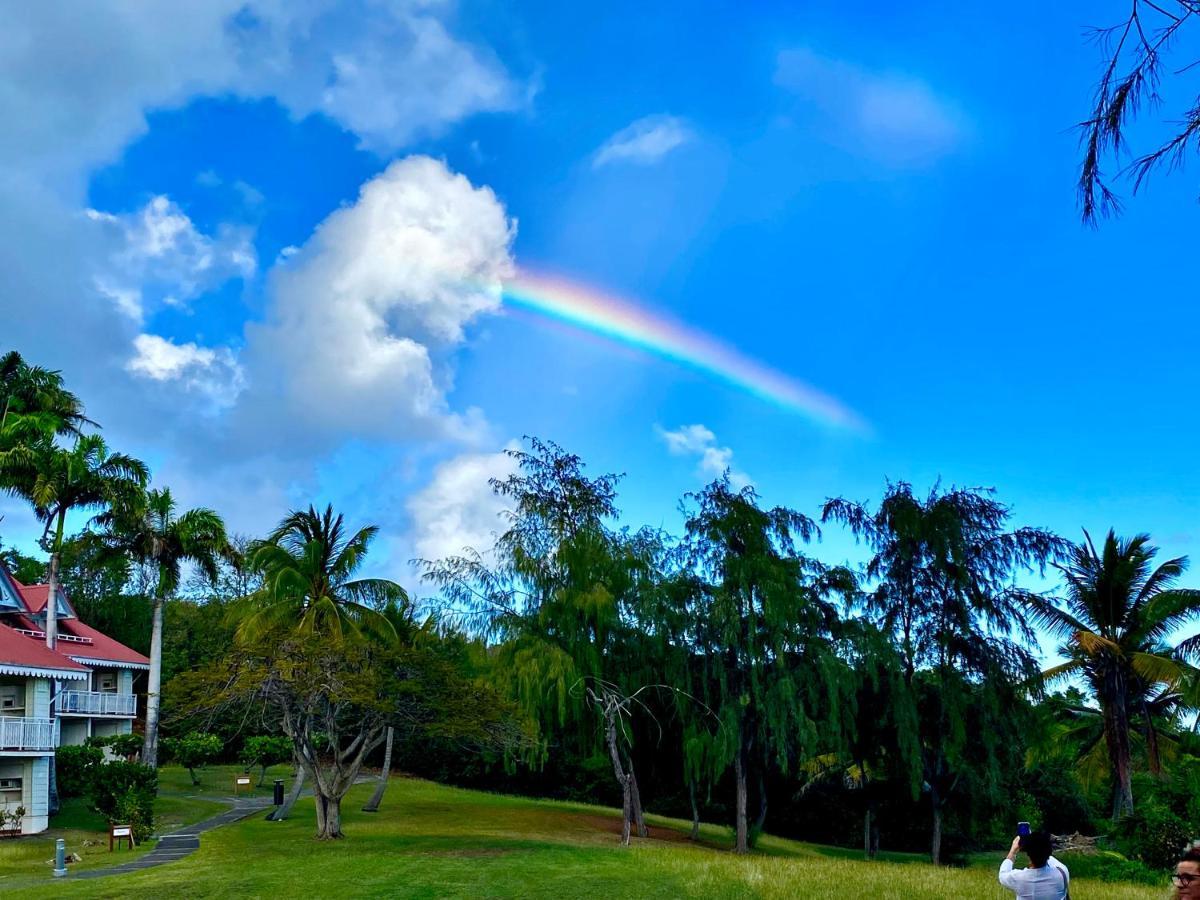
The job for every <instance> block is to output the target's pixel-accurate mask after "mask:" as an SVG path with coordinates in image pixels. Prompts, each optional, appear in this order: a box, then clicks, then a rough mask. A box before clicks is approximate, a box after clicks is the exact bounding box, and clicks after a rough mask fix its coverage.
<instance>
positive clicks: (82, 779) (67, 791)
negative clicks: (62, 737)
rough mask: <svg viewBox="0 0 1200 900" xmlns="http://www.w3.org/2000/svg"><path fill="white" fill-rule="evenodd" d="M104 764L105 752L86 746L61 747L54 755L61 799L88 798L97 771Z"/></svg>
mask: <svg viewBox="0 0 1200 900" xmlns="http://www.w3.org/2000/svg"><path fill="white" fill-rule="evenodd" d="M103 764H104V751H103V750H101V749H100V748H99V747H95V746H89V745H87V744H84V745H83V746H81V747H59V748H58V750H57V751H56V752H55V754H54V777H55V779H56V780H57V783H58V794H59V796H60V797H86V796H87V795H88V793H89V791H90V790H91V786H92V778H93V777H94V776H95V773H96V769H97V768H98V767H99V766H101V765H103Z"/></svg>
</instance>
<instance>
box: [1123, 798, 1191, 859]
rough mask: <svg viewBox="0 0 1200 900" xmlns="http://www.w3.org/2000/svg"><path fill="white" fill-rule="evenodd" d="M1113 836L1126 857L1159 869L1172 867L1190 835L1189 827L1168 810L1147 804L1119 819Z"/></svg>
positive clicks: (1157, 805) (1164, 806)
mask: <svg viewBox="0 0 1200 900" xmlns="http://www.w3.org/2000/svg"><path fill="white" fill-rule="evenodd" d="M1114 837H1115V840H1116V843H1117V846H1118V847H1119V848H1120V849H1121V851H1122V852H1123V853H1124V854H1125V855H1126V856H1128V857H1130V858H1131V859H1136V860H1138V861H1140V862H1143V863H1145V864H1146V865H1147V866H1149V867H1150V868H1152V869H1159V870H1162V869H1168V868H1170V867H1171V866H1173V865H1174V864H1175V861H1176V860H1178V859H1179V857H1180V856H1181V855H1182V853H1183V848H1184V846H1185V845H1186V844H1187V843H1189V842H1190V841H1191V840H1192V838H1193V837H1194V834H1193V827H1192V825H1190V824H1189V823H1188V822H1187V821H1185V820H1184V819H1183V818H1182V817H1181V816H1179V815H1178V814H1176V813H1175V812H1174V811H1173V810H1172V809H1171V808H1170V807H1168V806H1166V805H1163V804H1160V803H1157V802H1154V801H1150V802H1146V803H1142V804H1141V805H1140V806H1139V807H1138V809H1137V811H1136V812H1134V814H1133V815H1131V816H1126V817H1125V818H1124V819H1122V820H1121V821H1120V822H1119V823H1118V825H1117V830H1116V834H1115V835H1114Z"/></svg>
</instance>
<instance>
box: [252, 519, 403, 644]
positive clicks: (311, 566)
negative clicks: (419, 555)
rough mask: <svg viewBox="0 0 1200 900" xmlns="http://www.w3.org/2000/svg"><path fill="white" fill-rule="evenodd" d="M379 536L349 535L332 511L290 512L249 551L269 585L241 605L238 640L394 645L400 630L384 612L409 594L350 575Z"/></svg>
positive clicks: (369, 529)
mask: <svg viewBox="0 0 1200 900" xmlns="http://www.w3.org/2000/svg"><path fill="white" fill-rule="evenodd" d="M378 533H379V528H378V527H377V526H375V525H368V526H366V527H365V528H360V529H359V530H358V531H357V532H355V533H354V534H353V535H349V536H347V533H346V529H345V525H344V521H343V516H342V515H341V514H338V515H336V516H335V515H334V512H333V507H332V506H326V507H325V511H324V512H323V513H318V512H317V510H316V509H315V508H314V507H311V506H310V507H309V508H308V509H307V510H304V511H299V510H297V511H294V512H292V513H291V514H290V515H288V517H287V518H286V519H284V520H283V521H282V522H280V523H279V526H278V527H277V528H276V529H275V531H274V532H272V534H271V535H270V536H269V537H268V538H267V539H266V540H265V541H262V542H259V543H257V544H255V545H254V546H253V547H252V548H251V550H250V566H251V567H252V568H253V569H254V570H256V571H259V572H261V573H262V576H263V584H262V587H261V588H260V589H259V590H258V591H256V592H255V593H254V594H251V595H250V596H249V597H247V598H245V600H244V601H243V602H242V604H240V609H239V610H238V612H239V613H241V615H240V619H241V621H240V622H239V624H238V629H237V635H238V638H239V639H240V640H242V641H251V640H255V639H257V638H260V637H262V636H264V635H266V634H268V633H272V632H274V631H276V630H277V629H286V630H289V631H295V632H297V633H300V634H314V633H323V634H326V635H328V636H330V637H332V638H333V639H335V640H343V639H345V638H359V637H369V636H376V637H380V636H381V637H384V638H387V639H390V640H394V639H395V636H396V629H395V626H394V625H393V624H392V623H391V621H389V619H388V617H387V616H386V615H384V614H383V613H381V612H380V611H379V609H380V608H381V607H383V606H384V605H385V604H387V603H399V604H407V602H408V594H407V593H406V592H405V590H404V588H402V587H400V585H398V584H396V583H395V582H394V581H388V580H387V579H384V578H358V579H355V578H353V577H352V576H353V575H354V573H355V571H356V570H357V569H358V567H359V566H360V565H361V564H362V561H363V558H364V557H365V556H366V554H367V550H368V549H369V548H370V545H371V541H372V540H373V539H374V538H375V536H376V534H378Z"/></svg>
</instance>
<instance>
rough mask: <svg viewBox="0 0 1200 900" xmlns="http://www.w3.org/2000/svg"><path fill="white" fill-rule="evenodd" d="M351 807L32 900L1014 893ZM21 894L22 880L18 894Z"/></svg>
mask: <svg viewBox="0 0 1200 900" xmlns="http://www.w3.org/2000/svg"><path fill="white" fill-rule="evenodd" d="M369 793H370V787H369V786H368V785H362V786H359V787H358V788H356V789H355V790H354V791H353V792H351V794H350V797H349V798H348V799H347V802H346V804H345V807H344V817H345V821H344V827H345V830H346V833H347V835H348V837H347V839H346V840H344V841H340V842H335V843H318V842H316V841H314V840H313V839H312V832H313V812H312V801H311V800H309V801H306V802H302V803H301V804H299V805H298V806H297V812H298V814H297V815H296V816H295V817H294V818H293V819H292V820H291V821H288V822H282V823H273V822H266V821H263V820H262V819H261V818H258V817H256V818H254V819H249V820H246V821H244V822H241V823H239V824H237V825H233V826H230V827H228V828H224V829H221V830H219V831H216V832H213V833H210V834H206V835H205V836H204V838H203V841H202V847H201V849H200V851H199V852H197V853H195V854H193V855H192V856H190V857H188V858H186V859H184V860H182V861H180V862H177V863H173V864H171V865H168V866H162V867H159V868H157V869H152V870H148V871H146V872H141V873H138V874H135V875H124V876H116V877H113V878H111V879H109V878H106V879H100V880H95V881H87V882H72V881H71V879H70V878H69V877H68V878H67V879H65V881H59V880H55V881H53V882H52V880H51V879H50V877H49V872H48V871H47V872H46V873H45V877H44V879H43V880H39V881H37V882H32V881H24V883H22V884H21V885H20V893H21V896H23V897H122V898H127V897H164V896H166V897H190V898H192V897H230V896H239V897H314V896H316V897H325V896H335V895H336V896H339V897H421V898H424V897H522V898H529V897H545V898H554V900H565V898H575V897H604V898H606V900H611V898H618V897H646V896H650V897H662V898H666V897H764V898H772V897H779V898H783V897H788V898H792V897H807V898H822V897H829V898H835V897H836V898H839V900H841V898H844V897H849V896H854V897H874V898H905V900H910V898H935V897H937V898H942V897H982V898H988V897H996V898H1011V896H1012V895H1011V894H1010V893H1008V892H1007V891H1004V890H1003V889H1002V888H1000V886H999V885H998V884H997V883H996V880H995V877H996V876H995V866H996V865H998V863H999V858H997V859H996V860H995V861H994V863H993V862H989V863H986V864H984V863H981V864H980V865H979V866H976V867H972V868H969V869H965V870H948V869H935V868H934V867H932V866H929V865H927V864H926V863H924V862H922V861H920V859H919V858H917V857H909V856H903V855H891V856H889V857H888V859H887V860H886V861H881V862H875V863H866V862H863V861H861V860H860V859H858V858H857V857H856V854H854V853H852V852H849V851H845V850H841V849H837V848H830V847H820V846H815V845H810V844H801V843H797V842H793V841H786V840H782V839H779V838H772V837H765V838H763V840H762V841H761V842H760V849H759V852H757V853H756V854H754V855H753V856H751V857H748V858H738V857H735V856H734V855H733V854H732V853H730V852H728V850H727V849H726V848H727V847H728V844H729V836H728V832H727V831H726V830H725V829H722V828H717V827H714V826H709V827H707V828H706V829H705V832H704V835H703V837H704V842H703V843H702V845H700V846H697V845H694V844H692V843H691V842H690V841H688V840H687V838H686V832H687V825H686V823H683V822H679V821H675V820H669V819H661V818H657V817H651V818H650V823H651V825H652V835H651V837H650V838H648V839H646V840H640V841H637V843H636V845H635V846H634V847H633V848H631V849H622V848H621V847H620V846H619V845H618V843H617V828H618V825H619V820H618V817H617V814H616V813H615V812H614V811H612V810H608V809H601V808H598V807H590V806H582V805H577V804H567V803H556V802H549V801H537V800H528V799H523V798H518V797H506V796H497V795H491V794H481V793H476V792H473V791H465V790H458V789H455V788H448V787H444V786H441V785H436V784H431V783H429V782H424V781H416V780H411V779H404V778H397V779H395V780H394V782H393V784H392V785H391V786H390V788H389V790H388V795H387V797H386V798H385V800H384V806H383V809H382V810H381V811H380V812H379V813H376V814H374V815H372V814H367V813H362V812H359V807H360V806H361V805H362V803H363V802H364V801H365V800H366V798H367V796H368V795H369ZM13 886H15V885H13ZM1165 889H1166V880H1165V879H1164V884H1163V887H1161V888H1159V887H1146V886H1139V885H1133V884H1105V883H1102V882H1099V881H1088V880H1086V879H1079V880H1077V881H1073V882H1072V893H1073V894H1074V895H1075V896H1077V897H1088V898H1095V900H1107V898H1112V900H1116V898H1122V900H1138V898H1146V900H1151V898H1153V900H1160V898H1161V897H1162V896H1164V893H1165Z"/></svg>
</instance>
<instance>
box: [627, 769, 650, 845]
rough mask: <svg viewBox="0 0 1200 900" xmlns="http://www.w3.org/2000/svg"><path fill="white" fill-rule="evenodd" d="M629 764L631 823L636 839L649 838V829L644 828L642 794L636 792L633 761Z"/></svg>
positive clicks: (636, 785)
mask: <svg viewBox="0 0 1200 900" xmlns="http://www.w3.org/2000/svg"><path fill="white" fill-rule="evenodd" d="M628 762H629V800H630V803H631V804H632V805H633V821H634V824H636V825H637V833H638V837H649V836H650V829H649V828H647V827H646V816H645V813H643V812H642V794H641V792H640V791H639V790H638V783H637V775H636V774H635V773H634V771H633V760H632V759H630V760H628Z"/></svg>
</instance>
